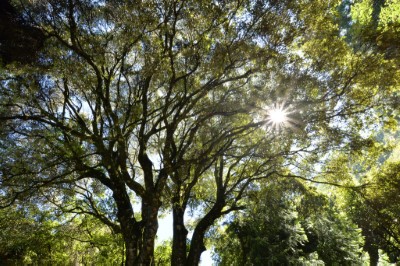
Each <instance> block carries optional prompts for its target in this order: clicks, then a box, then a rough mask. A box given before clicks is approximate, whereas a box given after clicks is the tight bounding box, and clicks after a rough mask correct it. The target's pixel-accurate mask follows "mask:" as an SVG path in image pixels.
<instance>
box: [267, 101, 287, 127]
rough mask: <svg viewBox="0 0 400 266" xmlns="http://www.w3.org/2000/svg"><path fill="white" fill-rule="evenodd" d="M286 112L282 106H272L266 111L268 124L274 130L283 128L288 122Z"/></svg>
mask: <svg viewBox="0 0 400 266" xmlns="http://www.w3.org/2000/svg"><path fill="white" fill-rule="evenodd" d="M288 114H289V112H288V110H287V109H285V108H284V105H283V104H282V105H274V106H273V107H270V108H268V110H267V120H268V123H269V124H271V125H272V126H274V127H275V128H276V129H279V128H281V127H284V126H285V125H286V124H287V123H288V121H289V117H288Z"/></svg>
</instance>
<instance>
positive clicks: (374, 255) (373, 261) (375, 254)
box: [368, 246, 379, 266]
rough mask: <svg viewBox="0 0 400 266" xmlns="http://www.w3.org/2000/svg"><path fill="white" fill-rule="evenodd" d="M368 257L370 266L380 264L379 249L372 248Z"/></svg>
mask: <svg viewBox="0 0 400 266" xmlns="http://www.w3.org/2000/svg"><path fill="white" fill-rule="evenodd" d="M368 255H369V265H370V266H377V265H378V262H379V250H378V247H376V246H371V247H370V248H369V249H368Z"/></svg>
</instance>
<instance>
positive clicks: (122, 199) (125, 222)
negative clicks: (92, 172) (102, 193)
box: [113, 188, 141, 266]
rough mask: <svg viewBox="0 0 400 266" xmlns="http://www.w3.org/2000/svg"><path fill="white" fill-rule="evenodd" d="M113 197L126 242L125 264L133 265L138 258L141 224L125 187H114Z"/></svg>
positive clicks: (127, 265)
mask: <svg viewBox="0 0 400 266" xmlns="http://www.w3.org/2000/svg"><path fill="white" fill-rule="evenodd" d="M113 198H114V200H115V203H116V205H117V217H118V221H119V223H120V226H121V233H122V237H123V239H124V244H125V265H126V266H133V265H135V262H136V261H137V258H138V245H139V240H140V239H141V237H140V231H141V225H140V223H138V222H137V221H136V220H135V218H134V213H133V209H132V205H131V201H130V199H129V196H128V193H127V192H126V189H125V188H119V189H117V188H116V189H114V191H113Z"/></svg>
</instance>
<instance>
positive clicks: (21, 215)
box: [0, 204, 123, 265]
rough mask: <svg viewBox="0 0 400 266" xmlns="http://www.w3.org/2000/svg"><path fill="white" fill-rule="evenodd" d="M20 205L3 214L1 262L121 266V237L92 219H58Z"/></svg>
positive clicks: (6, 210) (0, 236) (47, 211)
mask: <svg viewBox="0 0 400 266" xmlns="http://www.w3.org/2000/svg"><path fill="white" fill-rule="evenodd" d="M40 208H41V209H39V208H38V207H36V206H35V205H34V204H31V205H27V204H24V205H20V206H19V207H18V208H16V209H14V210H13V209H3V210H1V212H0V224H1V228H3V230H2V231H1V232H0V247H1V248H0V259H1V261H2V262H3V263H8V264H10V265H20V264H40V265H64V264H74V263H82V264H93V263H94V264H101V265H120V264H121V262H122V257H123V254H122V250H121V246H122V245H121V239H120V236H115V235H113V234H112V233H111V232H110V230H109V228H107V227H105V226H104V225H103V224H101V223H99V222H98V221H97V220H94V219H93V218H91V217H82V218H83V219H80V218H79V217H68V216H65V215H63V216H57V217H55V216H54V215H53V214H52V213H53V210H51V209H47V210H45V209H43V208H45V207H44V206H43V205H42V206H41V207H40Z"/></svg>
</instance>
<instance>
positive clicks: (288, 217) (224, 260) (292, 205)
mask: <svg viewBox="0 0 400 266" xmlns="http://www.w3.org/2000/svg"><path fill="white" fill-rule="evenodd" d="M257 195H258V197H257V198H252V199H251V201H249V204H248V208H247V209H246V210H245V211H243V212H242V213H241V214H238V215H236V216H234V217H233V218H232V220H231V221H229V222H227V223H226V230H225V232H221V234H220V235H219V238H218V239H217V242H216V243H217V244H216V247H215V251H216V254H215V255H214V256H215V258H216V259H217V261H218V263H219V265H267V264H268V265H289V264H290V265H297V264H302V265H303V264H307V263H308V264H310V265H324V263H325V264H326V265H355V264H361V263H362V251H361V247H362V244H363V239H362V237H361V233H360V230H359V229H358V228H357V227H356V226H355V225H354V224H353V223H352V222H351V221H350V220H349V219H348V218H347V217H346V215H345V214H344V213H343V212H342V211H341V210H339V209H338V207H337V206H336V204H335V202H334V201H333V200H332V199H329V198H327V197H326V196H324V195H323V194H319V193H317V192H316V191H315V189H314V188H308V187H306V186H304V184H303V183H302V182H298V181H296V180H290V179H289V180H287V179H286V180H285V179H279V180H275V182H270V183H268V184H267V185H266V187H265V188H264V189H263V190H262V191H260V192H257ZM233 254H235V255H233ZM308 264H307V265H308Z"/></svg>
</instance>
